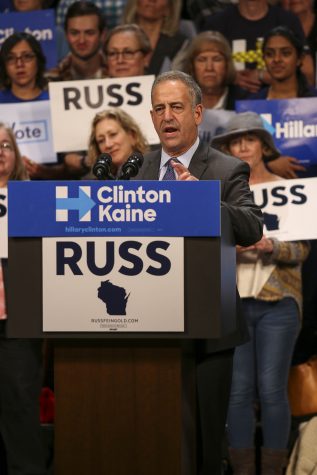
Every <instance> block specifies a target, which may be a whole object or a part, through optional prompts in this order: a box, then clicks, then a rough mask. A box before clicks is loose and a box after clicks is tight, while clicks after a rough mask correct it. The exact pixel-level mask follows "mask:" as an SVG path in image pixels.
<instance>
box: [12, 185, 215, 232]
mask: <svg viewBox="0 0 317 475" xmlns="http://www.w3.org/2000/svg"><path fill="white" fill-rule="evenodd" d="M8 203H9V216H8V227H9V237H44V236H46V237H49V236H52V237H53V236H59V237H62V236H65V237H71V236H77V237H78V236H109V235H111V236H141V235H142V236H220V182H219V181H194V182H183V181H170V182H169V181H163V182H162V181H131V182H122V181H101V182H99V181H68V182H67V181H66V182H65V181H62V182H61V181H58V182H56V181H45V182H36V181H34V182H32V181H28V182H19V181H12V182H10V183H9V190H8ZM211 204H212V206H211ZM210 209H213V210H214V211H213V213H211V212H210Z"/></svg>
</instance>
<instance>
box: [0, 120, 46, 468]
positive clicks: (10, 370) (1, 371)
mask: <svg viewBox="0 0 317 475" xmlns="http://www.w3.org/2000/svg"><path fill="white" fill-rule="evenodd" d="M25 179H27V174H26V170H25V167H24V164H23V161H22V157H21V154H20V152H19V149H18V147H17V143H16V140H15V137H14V133H13V131H12V130H11V129H9V128H8V127H6V126H5V125H4V124H2V123H0V188H6V187H7V184H8V181H9V180H25ZM7 264H8V261H7V259H0V432H1V437H2V439H3V442H4V446H5V451H6V460H7V468H8V474H12V475H13V474H16V475H18V474H19V475H22V474H27V473H29V474H31V473H32V474H34V475H35V474H37V475H45V474H46V466H45V465H46V464H45V457H44V451H43V446H42V440H41V427H40V415H39V412H40V411H39V396H40V390H41V383H42V342H41V340H39V339H38V340H29V339H19V338H13V339H10V338H6V325H7V318H10V316H9V315H7V310H6V301H5V290H6V291H7V290H9V291H10V289H7V288H5V284H6V271H7ZM24 272H26V276H27V275H28V274H27V272H28V269H24ZM30 277H31V274H30ZM18 298H19V297H18ZM23 317H25V318H27V317H28V315H23Z"/></svg>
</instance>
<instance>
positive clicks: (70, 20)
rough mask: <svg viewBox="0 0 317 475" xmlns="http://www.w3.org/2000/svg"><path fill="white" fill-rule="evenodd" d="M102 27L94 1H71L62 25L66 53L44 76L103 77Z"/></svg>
mask: <svg viewBox="0 0 317 475" xmlns="http://www.w3.org/2000/svg"><path fill="white" fill-rule="evenodd" d="M105 27H106V25H105V20H104V17H103V14H102V12H101V11H100V9H99V8H98V7H97V6H96V5H95V4H94V3H91V2H84V1H79V2H75V3H73V4H72V5H71V6H70V7H69V9H68V11H67V14H66V18H65V25H64V29H65V35H66V39H67V42H68V45H69V49H70V53H69V54H68V55H67V56H66V57H65V58H64V59H62V61H60V63H59V64H58V65H57V67H56V68H54V69H52V70H50V71H48V74H47V76H48V79H49V80H50V81H69V80H72V79H94V78H96V79H97V78H103V77H106V75H107V72H106V64H105V58H104V56H103V54H102V52H101V45H102V43H103V41H104V39H105Z"/></svg>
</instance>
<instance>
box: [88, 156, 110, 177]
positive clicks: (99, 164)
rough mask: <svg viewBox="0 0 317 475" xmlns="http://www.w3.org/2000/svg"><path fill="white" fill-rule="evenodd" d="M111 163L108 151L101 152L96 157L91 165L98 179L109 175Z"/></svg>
mask: <svg viewBox="0 0 317 475" xmlns="http://www.w3.org/2000/svg"><path fill="white" fill-rule="evenodd" d="M111 163H112V157H111V155H110V154H109V153H101V154H100V155H99V157H98V158H97V160H96V162H95V164H94V166H93V169H92V171H93V174H94V175H95V176H96V177H97V178H98V180H104V179H106V178H109V177H110V176H111V173H110V167H111Z"/></svg>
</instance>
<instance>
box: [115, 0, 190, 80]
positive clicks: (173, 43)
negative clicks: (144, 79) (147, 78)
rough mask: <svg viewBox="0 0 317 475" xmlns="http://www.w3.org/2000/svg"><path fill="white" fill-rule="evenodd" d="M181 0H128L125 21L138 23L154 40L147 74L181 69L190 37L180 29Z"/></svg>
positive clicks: (124, 14)
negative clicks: (180, 60)
mask: <svg viewBox="0 0 317 475" xmlns="http://www.w3.org/2000/svg"><path fill="white" fill-rule="evenodd" d="M181 7H182V3H181V0H159V1H155V2H153V1H152V0H127V3H126V6H125V10H124V13H123V23H124V24H127V23H137V24H138V25H139V26H140V27H141V28H142V30H143V31H144V32H145V33H146V35H147V36H148V38H149V40H150V44H151V49H152V53H151V54H150V58H149V66H148V68H147V74H155V75H158V74H160V73H162V72H164V71H169V70H170V69H178V68H177V66H178V64H177V63H178V60H179V54H180V52H181V51H183V50H184V49H185V48H186V47H187V45H188V43H189V39H188V38H187V37H186V36H185V35H183V34H182V33H180V32H179V18H180V12H181Z"/></svg>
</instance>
